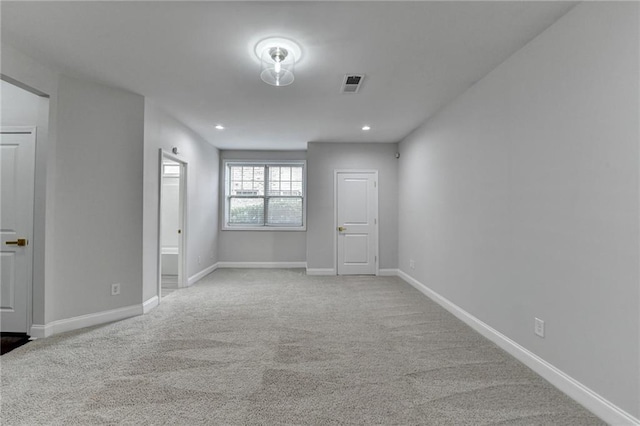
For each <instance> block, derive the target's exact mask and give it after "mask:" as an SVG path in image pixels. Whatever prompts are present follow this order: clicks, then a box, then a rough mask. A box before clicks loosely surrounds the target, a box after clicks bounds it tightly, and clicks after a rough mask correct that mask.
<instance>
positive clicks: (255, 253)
mask: <svg viewBox="0 0 640 426" xmlns="http://www.w3.org/2000/svg"><path fill="white" fill-rule="evenodd" d="M221 157H222V158H221V163H220V220H221V221H222V220H224V205H225V200H224V173H225V170H224V166H223V165H222V160H304V159H305V158H306V152H304V151H222V155H221ZM308 217H309V209H307V218H308ZM220 227H222V222H220ZM219 247H220V261H225V262H304V261H305V260H306V255H305V252H306V249H307V233H306V232H305V231H234V230H224V231H221V232H220V244H219Z"/></svg>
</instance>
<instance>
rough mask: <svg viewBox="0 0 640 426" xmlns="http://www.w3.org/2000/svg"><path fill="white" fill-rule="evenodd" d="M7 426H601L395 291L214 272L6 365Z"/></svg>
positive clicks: (38, 345)
mask: <svg viewBox="0 0 640 426" xmlns="http://www.w3.org/2000/svg"><path fill="white" fill-rule="evenodd" d="M0 363H1V364H0V367H1V370H2V371H1V376H2V393H1V404H2V406H1V410H2V413H1V418H0V420H1V422H2V424H3V425H35V424H60V425H62V424H65V425H93V424H131V425H151V424H153V425H161V424H167V425H168V424H172V425H174V424H175V425H200V424H210V425H285V424H287V425H302V424H304V425H307V424H308V425H343V424H344V425H346V424H360V425H374V424H384V425H391V424H403V425H404V424H407V425H489V424H492V425H581V426H585V425H595V424H602V423H601V422H600V421H599V420H598V419H597V418H595V417H594V416H592V415H591V414H590V413H589V412H588V411H586V410H585V409H583V408H582V407H581V406H579V405H578V404H576V403H575V402H573V401H572V400H571V399H569V398H568V397H566V396H565V395H564V394H562V393H561V392H559V391H558V390H556V389H555V388H554V387H553V386H551V385H550V384H548V383H547V382H545V381H544V380H543V379H542V378H540V377H539V376H537V375H536V374H534V373H533V372H532V371H530V370H529V369H528V368H526V367H525V366H523V365H522V364H520V363H519V362H518V361H516V360H515V359H514V358H512V357H511V356H509V355H508V354H506V353H505V352H503V351H502V350H501V349H499V348H498V347H496V346H495V345H494V344H492V343H491V342H489V341H488V340H486V339H484V338H483V337H482V336H480V335H479V334H477V333H476V332H474V331H473V330H471V329H470V328H469V327H467V326H466V325H465V324H463V323H461V322H460V321H459V320H457V319H456V318H455V317H453V316H452V315H451V314H449V313H448V312H446V311H445V310H443V309H442V308H440V307H439V306H438V305H436V304H435V303H434V302H432V301H430V300H429V299H428V298H426V297H425V296H423V295H422V294H420V293H419V292H418V291H416V290H415V289H413V288H412V287H411V286H409V285H408V284H406V283H405V282H403V281H401V280H400V279H398V278H395V277H310V276H306V275H305V274H304V271H301V270H239V269H237V270H233V269H222V270H218V271H216V272H214V273H212V274H210V275H209V276H207V277H206V278H205V279H203V280H201V281H200V282H199V283H197V284H196V285H194V286H192V287H190V288H186V289H181V290H179V291H176V292H174V293H172V294H170V295H169V296H167V297H166V298H163V299H162V303H161V305H160V306H159V307H158V308H156V309H154V310H153V311H152V312H150V313H149V314H147V315H144V316H140V317H135V318H131V319H127V320H124V321H119V322H115V323H112V324H107V325H103V326H97V327H92V328H88V329H83V330H77V331H74V332H70V333H65V334H61V335H57V336H53V337H50V338H46V339H38V340H36V341H34V342H32V343H29V344H28V345H26V346H23V347H20V348H18V349H16V350H14V351H12V352H10V353H8V354H6V355H4V356H2V359H1V360H0Z"/></svg>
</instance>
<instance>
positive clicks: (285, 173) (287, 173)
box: [280, 167, 291, 180]
mask: <svg viewBox="0 0 640 426" xmlns="http://www.w3.org/2000/svg"><path fill="white" fill-rule="evenodd" d="M280 180H291V167H280Z"/></svg>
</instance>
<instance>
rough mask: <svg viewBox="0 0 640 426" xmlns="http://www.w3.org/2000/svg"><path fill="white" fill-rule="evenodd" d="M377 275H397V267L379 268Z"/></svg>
mask: <svg viewBox="0 0 640 426" xmlns="http://www.w3.org/2000/svg"><path fill="white" fill-rule="evenodd" d="M378 275H379V276H381V277H397V276H398V269H380V270H379V271H378Z"/></svg>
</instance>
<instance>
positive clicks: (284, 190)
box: [223, 161, 306, 230]
mask: <svg viewBox="0 0 640 426" xmlns="http://www.w3.org/2000/svg"><path fill="white" fill-rule="evenodd" d="M225 176H226V178H225V219H224V227H223V229H260V230H273V229H274V228H277V229H279V230H304V229H305V227H306V223H305V213H306V205H305V200H304V198H305V162H304V161H295V162H287V161H284V162H240V161H225Z"/></svg>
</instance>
